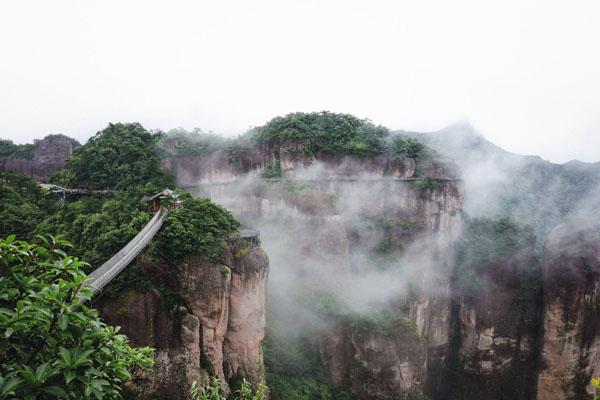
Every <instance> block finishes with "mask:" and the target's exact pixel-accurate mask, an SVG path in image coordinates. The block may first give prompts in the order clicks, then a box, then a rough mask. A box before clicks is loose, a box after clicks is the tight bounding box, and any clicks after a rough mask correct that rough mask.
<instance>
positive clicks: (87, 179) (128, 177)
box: [55, 123, 175, 191]
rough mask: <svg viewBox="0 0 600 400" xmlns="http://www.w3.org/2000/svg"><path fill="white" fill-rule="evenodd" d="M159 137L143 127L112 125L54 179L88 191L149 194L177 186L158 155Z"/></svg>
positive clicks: (90, 141)
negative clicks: (142, 191) (144, 191)
mask: <svg viewBox="0 0 600 400" xmlns="http://www.w3.org/2000/svg"><path fill="white" fill-rule="evenodd" d="M159 138H160V135H159V134H153V133H152V132H149V131H147V130H145V129H144V128H143V127H142V126H141V125H140V124H137V123H133V124H120V123H119V124H109V125H108V127H107V128H106V129H104V130H102V131H100V132H98V133H97V134H96V135H95V136H93V137H92V138H90V140H89V141H88V142H87V143H86V144H85V146H82V147H80V148H78V149H76V150H75V153H74V155H73V157H72V158H71V159H70V160H69V162H68V163H67V166H66V167H65V169H64V170H63V171H61V172H60V173H58V174H57V175H56V177H55V179H56V180H57V181H58V182H59V183H61V184H63V185H65V186H67V187H74V188H87V189H115V190H129V189H131V188H132V187H140V186H141V187H144V188H146V189H147V190H149V191H157V190H161V189H163V188H165V187H173V186H175V181H174V179H173V177H172V176H171V175H170V174H168V173H166V172H165V171H164V170H163V169H162V168H161V164H160V159H159V158H158V155H157V154H156V150H155V149H156V143H157V141H158V139H159Z"/></svg>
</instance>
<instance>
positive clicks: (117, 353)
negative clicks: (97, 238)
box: [0, 236, 153, 400]
mask: <svg viewBox="0 0 600 400" xmlns="http://www.w3.org/2000/svg"><path fill="white" fill-rule="evenodd" d="M40 240H41V241H42V245H35V244H28V243H26V242H21V241H14V236H9V237H8V238H7V239H5V240H1V239H0V262H1V263H2V267H3V268H4V273H3V274H2V276H1V277H0V360H1V363H0V399H26V400H27V399H32V400H33V399H92V398H94V399H102V398H104V399H120V398H121V385H122V384H123V382H125V381H126V380H128V379H129V378H130V377H131V372H132V371H133V370H135V369H139V368H141V369H149V368H150V367H151V366H152V365H153V361H152V350H151V349H149V348H141V349H134V348H132V347H130V346H129V343H128V341H127V338H126V337H125V336H123V335H119V334H117V333H118V328H113V327H110V326H107V325H105V324H104V323H103V322H102V321H101V320H100V319H99V318H98V313H97V312H96V311H95V310H93V309H90V308H88V307H87V306H86V305H85V304H84V303H83V301H85V300H89V298H90V296H91V291H90V289H89V288H86V287H85V286H84V282H85V279H86V276H85V274H84V273H83V271H82V270H81V267H82V265H83V263H82V262H81V261H79V260H78V259H77V258H73V257H71V256H68V255H67V254H66V253H65V252H64V251H63V250H62V249H63V248H65V247H69V246H70V244H69V243H67V242H65V241H63V240H61V239H60V238H52V237H49V239H45V238H43V237H40Z"/></svg>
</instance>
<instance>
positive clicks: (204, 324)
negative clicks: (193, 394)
mask: <svg viewBox="0 0 600 400" xmlns="http://www.w3.org/2000/svg"><path fill="white" fill-rule="evenodd" d="M140 264H141V270H142V272H141V273H142V274H143V275H144V277H145V278H143V279H148V280H149V281H150V282H153V285H154V286H156V287H158V288H159V289H160V290H157V289H150V290H148V291H145V292H139V291H131V292H129V293H127V294H125V295H123V296H122V297H120V298H118V299H112V300H105V301H103V302H102V304H101V314H102V316H103V317H104V319H105V320H107V321H108V322H109V323H110V324H113V325H119V326H121V327H122V330H123V332H124V333H125V334H126V335H127V336H129V338H130V339H131V341H132V342H133V343H134V344H135V345H138V346H145V345H148V346H152V347H154V348H155V349H156V356H155V359H156V367H155V373H154V374H151V375H148V376H139V377H137V378H136V379H135V380H134V383H133V384H132V385H130V388H129V390H130V391H132V392H133V393H135V394H136V395H137V397H138V398H141V399H143V398H148V399H150V398H173V399H175V398H177V399H183V398H186V396H187V395H188V393H189V389H190V386H191V384H192V382H193V381H194V380H196V381H198V382H201V383H202V382H206V380H207V378H208V376H216V377H219V378H221V379H222V380H223V382H225V383H224V384H225V387H224V390H225V392H228V391H229V390H230V389H229V386H228V383H229V384H235V383H236V382H237V380H238V379H241V378H246V379H248V380H251V381H252V382H255V383H264V381H265V374H264V367H263V359H262V349H261V344H262V340H263V338H264V336H265V296H266V281H267V274H268V260H267V257H266V255H265V253H264V252H263V251H262V250H261V249H260V247H259V246H257V245H256V243H254V242H252V243H251V242H248V241H245V240H237V241H235V242H232V243H231V244H230V246H229V251H228V253H227V256H226V257H225V258H224V260H223V262H222V263H213V262H209V261H208V260H206V259H204V258H199V257H192V258H188V259H186V260H184V262H182V263H180V264H179V265H176V266H174V265H167V264H166V263H165V262H151V261H150V260H148V259H145V260H142V261H141V262H140ZM174 305H176V306H175V307H174V308H173V306H174Z"/></svg>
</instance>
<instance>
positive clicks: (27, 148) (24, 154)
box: [0, 139, 35, 160]
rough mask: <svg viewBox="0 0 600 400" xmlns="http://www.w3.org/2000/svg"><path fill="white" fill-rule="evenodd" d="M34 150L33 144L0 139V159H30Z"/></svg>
mask: <svg viewBox="0 0 600 400" xmlns="http://www.w3.org/2000/svg"><path fill="white" fill-rule="evenodd" d="M34 150H35V144H30V143H28V144H14V143H13V142H12V140H6V139H0V160H2V159H7V158H11V157H14V158H24V159H26V160H30V159H31V157H33V151H34Z"/></svg>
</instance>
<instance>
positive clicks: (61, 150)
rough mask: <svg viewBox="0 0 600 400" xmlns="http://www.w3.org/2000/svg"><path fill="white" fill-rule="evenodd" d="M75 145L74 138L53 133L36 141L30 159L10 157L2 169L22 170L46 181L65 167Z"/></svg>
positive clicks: (21, 171)
mask: <svg viewBox="0 0 600 400" xmlns="http://www.w3.org/2000/svg"><path fill="white" fill-rule="evenodd" d="M75 147H76V145H74V141H73V140H70V139H68V138H66V137H62V136H59V135H56V136H53V135H51V136H48V137H46V138H44V139H42V140H38V141H36V142H35V148H34V150H33V155H32V157H31V158H30V159H26V158H18V157H9V158H8V159H7V160H5V161H4V163H3V164H0V170H2V171H14V172H20V173H22V174H25V175H28V176H31V177H32V178H34V179H36V180H38V181H41V182H45V181H46V179H47V178H48V176H50V175H52V174H53V173H55V172H56V171H58V170H60V169H62V168H64V166H65V164H66V162H67V160H68V159H69V158H70V157H71V155H72V154H73V149H74V148H75Z"/></svg>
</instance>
